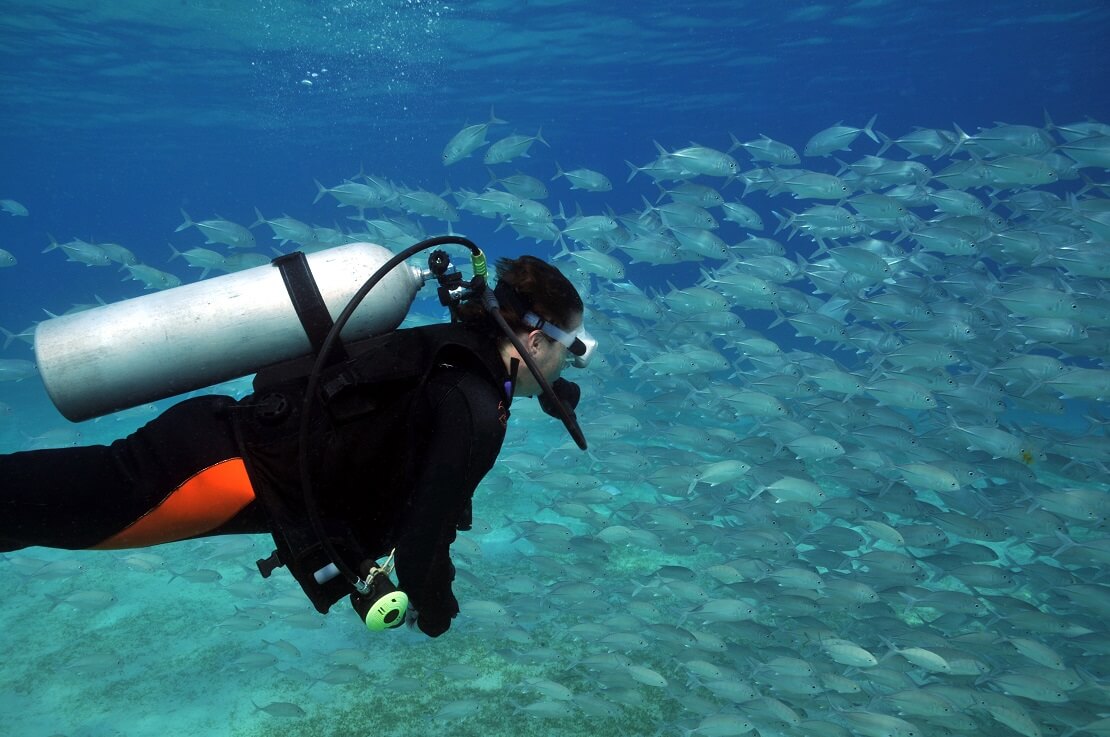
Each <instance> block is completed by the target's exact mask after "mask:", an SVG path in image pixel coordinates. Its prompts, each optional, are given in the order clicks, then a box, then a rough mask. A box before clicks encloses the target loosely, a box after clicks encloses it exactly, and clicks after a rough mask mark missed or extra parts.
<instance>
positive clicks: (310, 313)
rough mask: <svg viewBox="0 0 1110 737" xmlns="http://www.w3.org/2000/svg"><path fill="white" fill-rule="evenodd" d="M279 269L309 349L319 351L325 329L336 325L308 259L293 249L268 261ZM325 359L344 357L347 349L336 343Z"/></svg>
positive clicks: (331, 359) (325, 336)
mask: <svg viewBox="0 0 1110 737" xmlns="http://www.w3.org/2000/svg"><path fill="white" fill-rule="evenodd" d="M270 263H271V264H273V265H274V266H276V267H277V269H278V271H280V272H281V278H282V280H283V281H284V282H285V291H286V292H288V293H289V301H291V302H292V303H293V309H294V310H296V312H297V319H298V320H300V321H301V327H303V328H304V332H305V335H307V336H308V342H309V343H310V344H311V345H312V352H313V353H316V354H318V353H319V352H320V349H321V348H323V346H324V340H325V339H326V338H327V337H328V332H330V331H331V329H332V326H333V325H335V323H334V321H333V320H332V319H331V313H329V312H328V306H327V305H326V304H325V303H324V298H323V296H322V295H321V294H320V288H319V287H318V286H317V284H316V279H314V278H313V276H312V270H311V269H309V268H308V259H307V258H305V255H304V254H303V253H302V252H300V251H293V253H287V254H285V255H284V256H278V257H277V258H275V259H274V260H273V261H271V262H270ZM332 354H333V355H331V356H329V357H328V359H329V360H328V362H329V363H330V362H331V361H342V360H346V358H347V352H346V351H345V350H344V349H343V344H342V343H337V344H336V347H335V349H334V350H333V351H332Z"/></svg>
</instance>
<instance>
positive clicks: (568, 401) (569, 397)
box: [540, 378, 582, 419]
mask: <svg viewBox="0 0 1110 737" xmlns="http://www.w3.org/2000/svg"><path fill="white" fill-rule="evenodd" d="M551 391H553V392H555V396H556V397H558V399H559V401H561V402H562V403H563V404H564V405H566V408H567V409H568V410H570V416H571V417H574V410H575V408H576V407H577V406H578V400H579V399H581V398H582V389H581V388H580V387H579V386H578V385H577V384H575V383H574V382H573V381H567V380H566V379H562V378H560V379H555V381H553V382H552V383H551ZM540 409H542V410H543V411H544V412H546V413H547V414H549V415H551V416H552V417H555V418H557V419H561V417H562V416H561V415H560V414H559V410H558V409H556V406H555V401H554V400H553V399H552V398H551V397H550V396H548V394H547V392H544V393H543V394H541V395H540Z"/></svg>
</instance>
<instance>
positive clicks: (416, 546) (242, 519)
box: [0, 237, 596, 637]
mask: <svg viewBox="0 0 1110 737" xmlns="http://www.w3.org/2000/svg"><path fill="white" fill-rule="evenodd" d="M433 240H438V241H439V242H455V243H459V242H463V241H465V239H457V238H455V237H444V238H442V239H433ZM428 243H432V241H425V242H423V243H421V244H417V245H416V246H414V247H413V248H412V249H407V250H406V251H405V253H404V254H399V255H398V256H397V257H395V258H394V260H393V261H391V262H390V264H387V265H386V267H383V268H382V270H381V271H382V272H384V271H388V268H393V266H392V265H391V264H393V263H394V261H396V262H397V263H400V260H401V259H403V257H404V255H406V254H408V253H410V252H414V251H415V249H417V247H424V248H427V247H429V246H428V245H427V244H428ZM466 243H469V242H465V243H464V245H465V244H466ZM470 245H471V246H472V248H473V250H474V251H476V252H477V253H478V254H481V252H480V251H479V250H478V249H477V247H476V246H473V244H470ZM437 254H439V256H440V257H441V261H444V260H446V255H445V254H443V252H442V251H437V252H436V253H435V254H433V259H432V261H433V262H434V261H435V258H436V256H437ZM295 255H297V256H301V255H300V254H295ZM282 258H285V257H282ZM301 258H302V259H303V258H304V257H303V256H301ZM276 261H277V260H275V265H277V263H276ZM481 263H482V269H483V271H484V256H483V257H482V259H481ZM387 267H388V268H387ZM260 268H262V269H265V268H268V267H260ZM443 270H444V266H443V264H442V263H440V264H439V266H438V268H437V267H435V266H433V271H436V272H437V277H438V278H439V280H440V285H441V286H440V299H441V301H442V302H443V303H444V304H445V305H447V306H449V307H450V308H451V314H452V321H451V322H450V323H446V324H441V325H429V326H424V327H417V328H410V329H400V330H394V331H392V332H388V333H385V334H382V335H378V336H374V337H370V338H366V339H363V340H359V341H344V342H340V341H339V340H338V335H339V330H340V328H342V327H343V323H344V322H345V318H347V317H349V314H350V312H351V311H352V310H353V306H354V303H355V302H356V300H354V299H353V300H352V301H351V304H349V305H348V308H350V309H348V311H347V313H345V314H344V315H342V316H341V317H339V318H337V319H336V321H335V322H334V323H332V322H331V321H330V317H329V316H327V315H326V308H325V316H326V318H327V325H326V326H325V327H326V328H329V329H330V330H325V331H324V332H327V339H326V340H315V341H314V348H316V351H315V353H314V355H312V356H304V357H302V358H299V359H292V360H289V361H286V362H284V363H279V364H276V365H274V366H270V367H267V368H264V369H262V370H260V371H258V373H257V374H256V376H255V379H254V384H253V389H254V391H253V393H252V394H250V395H248V396H246V397H244V398H243V399H241V400H235V399H234V398H232V397H228V396H222V395H207V396H198V397H194V398H191V399H186V400H184V401H182V402H180V403H178V404H176V405H174V406H172V407H171V408H170V409H168V410H166V411H165V412H163V413H162V414H161V415H160V416H158V417H157V418H156V419H154V420H152V421H151V422H149V423H148V424H146V425H145V426H144V427H142V428H140V429H139V430H137V431H136V432H134V433H133V434H131V435H129V436H128V437H126V438H123V439H120V440H116V441H115V442H113V443H112V444H111V445H107V446H105V445H99V446H90V447H74V448H60V449H48V450H32V451H24V452H17V453H13V454H9V455H0V489H2V490H3V491H2V495H0V551H12V550H18V549H21V548H24V547H28V546H45V547H53V548H64V549H71V550H84V549H95V550H108V549H120V548H131V547H142V546H148V545H156V544H160V543H166V542H173V541H177V540H184V539H190V538H196V537H205V536H211V535H224V534H239V533H265V532H268V533H270V534H271V535H272V536H273V539H274V542H275V547H276V551H275V553H274V555H272V556H270V558H268V559H264V560H260V561H258V565H259V569H260V571H261V573H262V575H263V576H264V577H268V576H269V575H270V573H271V572H272V571H273V570H274V569H275V568H277V567H279V566H285V567H287V568H288V569H289V570H290V572H291V573H292V575H293V576H294V578H295V579H296V580H297V581H298V583H299V584H300V585H301V587H302V589H303V590H304V592H305V594H306V595H307V596H308V598H309V599H310V600H311V601H312V603H313V605H314V606H315V607H316V609H317V610H318V611H320V612H321V613H327V611H328V610H329V609H330V607H331V606H332V605H333V604H334V603H335V602H336V601H338V600H339V599H340V598H342V597H343V596H344V595H347V594H349V595H350V598H351V602H352V604H353V605H354V607H355V610H356V612H358V614H359V616H360V617H362V618H363V619H364V620H365V621H366V624H367V626H368V627H369V628H370V629H372V630H380V629H386V628H391V627H395V626H398V625H400V624H401V623H402V622H404V621H408V623H409V624H410V625H415V626H416V627H418V628H419V629H420V630H421V631H422V632H424V633H425V634H427V635H429V636H431V637H437V636H439V635H441V634H442V633H444V632H445V631H447V629H448V628H449V627H450V624H451V620H452V619H453V618H454V617H455V616H456V615H457V614H458V612H459V606H458V603H457V601H456V599H455V596H454V594H453V592H452V588H451V584H452V581H453V579H454V572H455V571H454V567H453V565H452V563H451V558H450V555H449V552H450V551H449V549H450V546H451V543H452V542H453V541H454V539H455V534H456V530H466V529H469V527H470V517H471V510H470V505H471V496H472V494H473V493H474V490H475V488H476V487H477V485H478V483H479V482H480V481H481V480H482V478H483V477H484V476H485V475H486V473H487V472H488V471H489V470H490V469H491V468H492V466H493V464H494V461H495V460H496V458H497V455H498V453H499V452H500V450H501V445H502V441H503V439H504V436H505V429H506V423H507V421H508V418H509V407H510V405H511V403H512V401H513V399H514V397H515V396H520V395H526V396H537V395H538V396H539V399H540V403H541V406H542V407H543V408H544V410H545V411H546V412H548V414H552V415H554V416H556V417H559V418H560V419H562V420H563V422H564V424H566V426H567V428H568V430H570V431H571V434H572V436H573V437H574V438H575V440H576V442H577V443H578V445H579V446H580V447H582V448H583V449H584V448H585V440H584V438H583V437H582V435H581V431H580V429H578V426H577V421H576V420H575V418H574V408H575V406H576V405H577V402H578V397H579V391H578V387H577V386H576V385H574V384H573V383H571V382H568V381H566V380H565V379H561V378H560V373H561V372H562V370H563V368H564V366H565V365H567V364H568V363H573V364H575V365H577V366H580V367H584V366H585V365H586V363H587V362H588V361H589V359H590V357H591V356H592V354H593V352H594V349H595V348H596V342H595V341H594V340H593V339H592V338H591V337H590V336H589V334H588V333H586V331H585V330H584V329H583V327H582V317H583V303H582V299H581V297H580V296H579V294H578V292H577V291H576V289H575V288H574V286H573V285H572V284H571V282H570V281H569V280H568V279H567V278H566V277H565V276H564V275H563V274H562V273H561V272H560V271H559V270H558V269H556V268H554V267H553V266H551V265H550V264H548V263H546V262H544V261H542V260H540V259H538V258H535V257H532V256H522V257H520V258H516V259H500V260H499V261H498V262H497V265H496V272H497V284H496V288H493V289H491V288H489V287H486V286H485V283H484V275H483V276H482V277H481V278H478V277H476V278H475V280H474V282H472V283H471V284H470V286H471V288H472V292H473V294H472V297H473V298H470V299H459V298H455V299H451V298H450V295H451V294H456V295H457V294H458V292H459V291H460V290H459V279H460V278H461V277H459V276H457V275H456V277H455V282H454V284H451V283H450V279H449V277H445V276H444V275H443V273H442V272H443ZM380 273H381V272H379V274H375V279H376V278H379V277H380ZM475 282H477V284H475ZM376 283H377V282H376V281H374V279H371V280H369V281H368V282H367V285H369V286H367V285H364V291H363V292H362V293H361V294H362V296H365V293H366V292H367V291H369V288H370V287H372V286H373V285H374V284H376ZM313 286H315V285H313ZM464 286H465V284H464ZM290 295H291V296H292V295H293V290H292V288H290ZM318 295H319V292H318V290H317V296H318ZM138 299H143V298H138ZM293 302H294V303H296V302H297V299H295V298H294V299H293ZM322 304H323V303H322V302H318V303H317V305H322ZM406 309H407V306H406ZM305 312H306V313H310V312H311V310H305ZM298 317H300V318H301V321H302V324H304V325H305V330H306V332H308V329H309V326H308V324H307V323H306V322H305V318H304V315H302V314H301V309H300V307H298ZM318 334H319V335H323V333H318ZM522 367H524V368H522ZM44 376H45V372H44ZM52 398H53V396H52ZM55 403H56V404H57V403H58V402H57V400H55ZM386 557H387V558H388V560H387V562H386V563H385V564H382V565H379V564H378V563H377V562H376V561H377V560H378V559H379V558H386ZM393 570H395V571H396V574H397V582H398V583H397V587H394V586H393V585H392V582H391V581H390V580H389V574H390V573H391V572H392V571H393ZM398 589H399V590H398Z"/></svg>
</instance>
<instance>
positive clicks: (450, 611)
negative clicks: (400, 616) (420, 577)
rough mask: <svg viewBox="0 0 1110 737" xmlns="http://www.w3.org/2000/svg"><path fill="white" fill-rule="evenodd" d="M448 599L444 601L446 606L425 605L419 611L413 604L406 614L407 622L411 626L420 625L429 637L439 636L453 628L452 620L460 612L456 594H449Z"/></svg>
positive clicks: (421, 629)
mask: <svg viewBox="0 0 1110 737" xmlns="http://www.w3.org/2000/svg"><path fill="white" fill-rule="evenodd" d="M447 596H448V599H447V600H446V601H444V602H443V604H444V608H439V607H435V608H432V609H429V608H427V607H425V608H424V609H423V610H422V611H420V612H417V611H416V609H414V608H413V607H412V606H410V607H409V609H408V612H407V613H406V615H405V622H406V623H407V624H408V626H409V627H413V626H415V627H418V628H419V629H420V631H421V632H423V633H424V634H426V635H427V636H428V637H439V636H440V635H442V634H443V633H444V632H446V631H447V630H448V629H450V628H451V620H452V619H454V618H455V617H457V616H458V614H459V602H458V601H457V600H456V599H455V595H454V594H448V595H447Z"/></svg>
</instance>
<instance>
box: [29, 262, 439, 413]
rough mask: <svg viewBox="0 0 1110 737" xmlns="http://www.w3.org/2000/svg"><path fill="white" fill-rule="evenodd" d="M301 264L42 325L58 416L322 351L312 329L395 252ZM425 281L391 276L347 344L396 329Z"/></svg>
mask: <svg viewBox="0 0 1110 737" xmlns="http://www.w3.org/2000/svg"><path fill="white" fill-rule="evenodd" d="M298 256H299V254H298ZM300 258H301V260H300V261H299V262H298V261H296V260H295V259H290V258H289V257H285V256H283V257H279V258H277V259H274V262H273V264H272V265H270V266H257V267H254V268H252V269H247V270H245V271H240V272H237V273H234V274H226V275H224V276H219V277H215V278H213V279H207V280H205V281H200V282H194V283H191V284H186V285H184V286H180V287H174V288H172V289H167V290H165V291H162V292H156V293H153V294H147V295H144V296H141V297H136V298H133V299H128V300H124V301H122V302H117V303H114V304H110V305H105V306H103V307H97V308H94V309H91V310H86V311H84V312H77V313H73V314H70V315H63V316H61V317H56V318H53V319H50V320H46V321H44V322H41V323H39V325H38V327H37V328H36V330H35V358H36V362H37V364H38V368H39V373H40V374H41V375H42V382H43V384H44V385H45V386H46V391H47V394H49V396H50V399H51V401H52V402H53V403H54V406H55V407H57V408H58V410H59V411H60V412H61V413H62V415H64V416H65V417H66V418H67V419H69V420H71V421H73V422H79V421H81V420H88V419H91V418H93V417H99V416H101V415H105V414H108V413H110V412H115V411H118V410H122V409H127V408H130V407H135V406H137V405H140V404H143V403H145V402H152V401H155V400H159V399H165V398H166V397H171V396H174V395H176V394H181V393H183V392H188V391H193V390H195V389H200V388H203V387H206V386H210V385H212V384H218V383H220V382H222V381H227V380H229V379H234V378H238V377H240V376H246V375H247V374H251V373H254V372H255V371H257V370H259V369H260V368H262V367H264V366H268V365H271V364H274V363H278V362H280V361H284V360H288V359H291V358H296V357H298V356H303V355H306V354H308V353H311V352H313V350H314V349H316V348H319V346H318V345H313V342H314V341H313V340H312V339H311V337H310V336H311V335H312V331H308V330H306V328H307V327H308V322H306V321H312V320H313V319H315V320H316V321H317V322H322V323H324V324H325V327H324V331H323V332H326V330H327V328H328V327H330V325H331V321H332V318H333V317H334V316H337V315H339V314H340V312H341V311H342V310H343V308H344V306H345V305H347V304H348V303H349V302H350V299H351V296H352V295H353V294H355V292H356V291H357V290H358V288H359V286H360V285H362V284H363V282H364V281H365V279H366V274H369V273H373V272H375V271H377V270H378V269H380V268H381V267H382V266H383V265H384V264H385V263H387V262H388V261H389V260H390V259H391V258H393V253H392V252H391V251H389V250H388V249H386V248H384V247H382V246H379V245H374V244H371V243H351V244H349V245H345V246H336V247H334V248H329V249H327V250H325V251H319V252H317V253H313V254H311V255H309V256H307V257H300ZM305 261H307V267H308V269H307V270H306V269H305V268H304V263H305ZM275 266H276V267H277V268H274V267H275ZM298 269H299V270H298ZM305 271H308V273H307V277H305ZM313 280H315V285H313V284H312V282H313ZM423 284H424V277H423V276H422V274H421V271H420V270H419V269H413V268H394V269H392V270H390V271H389V273H388V274H387V275H385V277H384V278H383V279H382V280H381V283H380V284H379V285H378V286H377V287H376V288H375V289H374V292H373V294H371V295H368V296H367V298H366V299H364V300H363V301H362V303H361V304H360V305H359V309H358V311H357V312H355V313H354V314H352V315H351V316H350V319H349V320H348V321H346V322H345V323H344V328H343V331H342V335H341V336H340V337H341V338H342V339H343V340H344V341H348V340H358V339H360V338H366V337H370V336H372V335H379V334H381V333H385V332H388V331H390V330H393V329H394V328H396V327H397V326H398V325H400V324H401V322H402V321H403V320H404V319H405V315H406V313H407V312H408V310H409V307H410V306H411V304H412V301H413V299H414V298H415V296H416V292H417V291H418V290H419V289H420V287H421V286H423ZM304 290H309V291H312V290H316V294H318V295H319V297H322V298H323V302H324V304H326V307H327V310H326V311H327V312H329V313H331V314H330V315H320V314H317V315H312V314H311V313H312V310H311V308H312V307H313V306H316V305H319V300H318V299H317V300H315V303H313V300H312V298H311V297H312V295H311V294H305V293H304ZM302 303H303V304H302ZM304 305H307V308H306V307H305V306H304ZM321 311H322V310H321Z"/></svg>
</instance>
